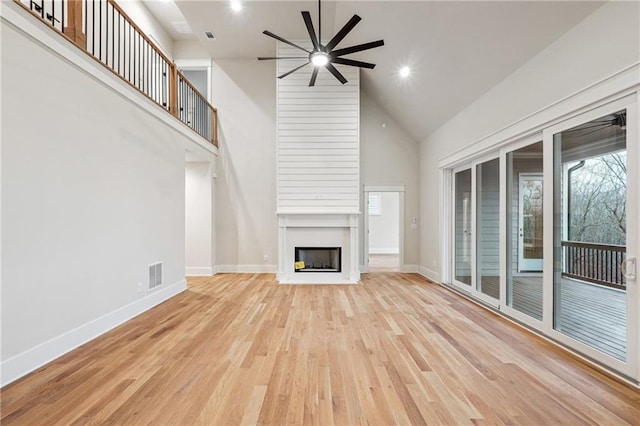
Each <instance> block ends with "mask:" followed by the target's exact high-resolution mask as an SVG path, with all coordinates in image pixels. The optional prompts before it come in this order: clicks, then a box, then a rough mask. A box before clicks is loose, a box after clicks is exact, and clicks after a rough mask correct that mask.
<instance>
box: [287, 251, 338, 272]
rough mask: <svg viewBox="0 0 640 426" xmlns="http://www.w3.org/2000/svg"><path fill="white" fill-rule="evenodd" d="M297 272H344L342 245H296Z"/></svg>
mask: <svg viewBox="0 0 640 426" xmlns="http://www.w3.org/2000/svg"><path fill="white" fill-rule="evenodd" d="M294 262H295V263H294V270H295V272H342V247H296V248H295V259H294Z"/></svg>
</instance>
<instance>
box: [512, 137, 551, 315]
mask: <svg viewBox="0 0 640 426" xmlns="http://www.w3.org/2000/svg"><path fill="white" fill-rule="evenodd" d="M542 154H543V150H542V141H539V142H536V143H532V144H528V145H526V146H523V147H520V148H518V149H514V150H512V151H508V152H506V153H505V157H506V162H505V163H506V169H507V171H506V182H505V183H506V187H507V191H506V195H505V199H506V211H505V215H506V227H505V233H506V239H505V240H506V244H505V258H506V259H505V263H506V267H505V277H506V297H505V300H504V303H505V305H506V307H505V308H504V309H503V310H505V311H507V312H508V313H509V314H510V315H512V316H514V317H516V318H517V319H519V320H520V321H523V322H525V323H527V324H532V322H531V320H535V321H536V322H538V326H540V322H541V321H542V278H543V273H542V272H543V271H542V269H543V268H542V265H543V258H544V251H543V245H542V243H543V231H544V223H543V217H544V215H543V209H544V204H543V197H544V182H543V176H544V174H543V161H542V159H543V155H542Z"/></svg>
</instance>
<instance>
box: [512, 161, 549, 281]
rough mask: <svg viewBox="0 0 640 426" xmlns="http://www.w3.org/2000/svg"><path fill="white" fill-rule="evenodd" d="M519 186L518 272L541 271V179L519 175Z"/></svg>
mask: <svg viewBox="0 0 640 426" xmlns="http://www.w3.org/2000/svg"><path fill="white" fill-rule="evenodd" d="M519 179H520V185H519V191H518V192H519V198H520V201H519V203H518V206H519V207H518V210H519V216H520V220H519V227H518V270H519V271H520V272H540V271H542V258H543V246H542V242H543V241H542V240H543V232H542V231H543V227H542V221H543V214H542V212H543V210H542V207H543V206H542V196H543V178H542V175H541V174H528V173H527V174H525V173H523V174H521V175H520V178H519Z"/></svg>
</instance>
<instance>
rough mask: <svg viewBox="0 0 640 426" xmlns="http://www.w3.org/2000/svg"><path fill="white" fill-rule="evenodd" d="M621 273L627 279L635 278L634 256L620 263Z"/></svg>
mask: <svg viewBox="0 0 640 426" xmlns="http://www.w3.org/2000/svg"><path fill="white" fill-rule="evenodd" d="M620 269H621V270H622V275H623V276H624V277H625V278H626V279H628V280H635V279H636V258H635V257H630V258H627V259H625V260H623V261H622V263H621V264H620Z"/></svg>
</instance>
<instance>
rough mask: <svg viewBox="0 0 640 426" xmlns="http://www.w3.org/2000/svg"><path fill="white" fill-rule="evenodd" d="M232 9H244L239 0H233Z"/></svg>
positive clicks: (235, 10)
mask: <svg viewBox="0 0 640 426" xmlns="http://www.w3.org/2000/svg"><path fill="white" fill-rule="evenodd" d="M231 9H232V10H233V11H234V12H240V11H241V10H242V3H240V1H239V0H231Z"/></svg>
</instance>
